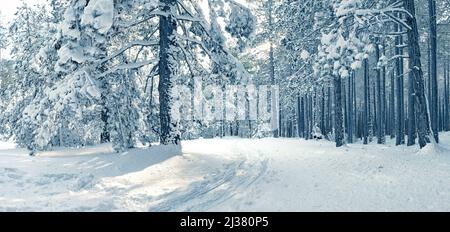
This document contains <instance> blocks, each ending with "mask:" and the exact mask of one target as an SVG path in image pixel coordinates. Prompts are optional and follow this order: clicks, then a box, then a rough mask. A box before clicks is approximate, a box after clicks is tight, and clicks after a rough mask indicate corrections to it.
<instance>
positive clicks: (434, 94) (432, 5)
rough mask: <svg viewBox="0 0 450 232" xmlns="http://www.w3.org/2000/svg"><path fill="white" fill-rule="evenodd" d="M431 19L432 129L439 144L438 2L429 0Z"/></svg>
mask: <svg viewBox="0 0 450 232" xmlns="http://www.w3.org/2000/svg"><path fill="white" fill-rule="evenodd" d="M428 10H429V11H428V12H429V17H430V18H429V19H430V49H431V50H430V52H431V60H430V61H431V65H430V66H431V73H430V74H431V103H430V110H431V112H430V113H431V129H432V132H433V136H434V139H435V141H436V142H439V133H438V130H439V129H438V126H439V112H438V109H439V108H438V107H439V106H438V98H439V94H438V86H437V85H438V82H437V30H436V0H428Z"/></svg>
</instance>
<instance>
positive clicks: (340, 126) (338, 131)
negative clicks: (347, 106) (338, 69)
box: [333, 76, 344, 147]
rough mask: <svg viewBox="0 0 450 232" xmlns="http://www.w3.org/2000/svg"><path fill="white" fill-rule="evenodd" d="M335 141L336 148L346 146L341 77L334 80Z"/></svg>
mask: <svg viewBox="0 0 450 232" xmlns="http://www.w3.org/2000/svg"><path fill="white" fill-rule="evenodd" d="M333 79H334V82H333V83H334V99H335V102H334V139H335V142H336V147H342V146H343V145H344V122H343V119H344V115H343V112H342V83H341V77H339V76H335V77H334V78H333Z"/></svg>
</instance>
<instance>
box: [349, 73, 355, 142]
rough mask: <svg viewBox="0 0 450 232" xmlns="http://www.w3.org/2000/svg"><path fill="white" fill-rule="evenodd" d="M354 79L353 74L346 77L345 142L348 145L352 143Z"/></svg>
mask: <svg viewBox="0 0 450 232" xmlns="http://www.w3.org/2000/svg"><path fill="white" fill-rule="evenodd" d="M354 77H355V72H352V74H351V75H350V76H349V77H348V102H347V122H348V128H347V134H348V136H347V141H348V143H353V107H352V103H353V86H352V83H353V78H354Z"/></svg>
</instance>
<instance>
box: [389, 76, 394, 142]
mask: <svg viewBox="0 0 450 232" xmlns="http://www.w3.org/2000/svg"><path fill="white" fill-rule="evenodd" d="M389 108H390V110H389V113H390V116H389V121H390V123H389V124H390V127H389V134H390V135H391V139H393V138H395V129H394V128H395V75H394V71H392V73H391V95H390V100H389Z"/></svg>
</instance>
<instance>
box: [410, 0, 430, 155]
mask: <svg viewBox="0 0 450 232" xmlns="http://www.w3.org/2000/svg"><path fill="white" fill-rule="evenodd" d="M404 5H405V9H406V10H407V11H408V12H410V14H411V15H413V16H414V17H407V19H406V22H407V23H408V25H409V26H410V27H411V30H408V42H409V43H408V46H409V49H408V54H409V67H411V71H410V72H411V75H412V76H413V79H414V93H415V96H416V110H417V114H418V122H417V132H418V136H419V145H420V147H421V148H423V147H425V146H426V145H427V142H429V141H430V139H429V136H430V131H429V128H428V125H429V115H428V106H427V101H426V97H425V86H424V79H423V72H422V64H421V62H420V47H419V31H418V28H417V22H416V18H415V12H416V10H415V6H414V0H404Z"/></svg>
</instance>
